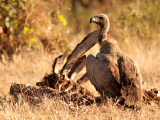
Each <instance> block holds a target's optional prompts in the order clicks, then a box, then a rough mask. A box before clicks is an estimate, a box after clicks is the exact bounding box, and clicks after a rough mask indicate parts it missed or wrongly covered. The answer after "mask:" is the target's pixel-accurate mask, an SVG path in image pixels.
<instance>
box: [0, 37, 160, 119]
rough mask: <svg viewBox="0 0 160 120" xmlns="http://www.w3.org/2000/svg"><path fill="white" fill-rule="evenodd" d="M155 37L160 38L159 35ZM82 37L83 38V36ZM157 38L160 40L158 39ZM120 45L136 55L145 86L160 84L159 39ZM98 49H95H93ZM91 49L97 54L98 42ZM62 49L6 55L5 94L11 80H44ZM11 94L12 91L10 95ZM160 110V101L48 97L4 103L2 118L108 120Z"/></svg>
mask: <svg viewBox="0 0 160 120" xmlns="http://www.w3.org/2000/svg"><path fill="white" fill-rule="evenodd" d="M155 39H159V38H158V37H156V38H155ZM79 40H80V39H79ZM155 41H157V40H155ZM119 45H120V47H121V48H122V50H123V51H124V52H126V53H128V54H129V55H130V56H131V57H132V58H134V59H135V60H136V61H137V63H138V65H139V67H140V70H141V73H142V75H143V88H145V89H146V88H147V89H150V88H153V87H156V88H158V87H159V85H160V81H159V73H160V63H159V60H160V55H159V43H158V42H156V43H154V42H153V43H152V45H151V46H152V47H151V48H150V47H148V46H146V45H144V44H142V43H141V42H138V41H133V40H128V41H126V42H123V43H122V42H119ZM93 49H94V50H93ZM93 49H91V50H90V51H89V53H93V51H94V54H95V49H97V52H98V47H97V46H95V48H93ZM59 54H60V53H55V54H51V53H48V52H45V51H44V50H37V51H26V52H22V53H21V54H19V55H14V57H13V61H12V62H7V61H6V60H5V58H4V59H3V63H0V90H1V93H2V94H1V96H4V95H8V92H9V87H10V85H11V83H13V82H16V83H24V84H30V85H33V86H34V85H35V83H36V82H37V81H40V80H41V79H42V78H43V76H44V75H45V73H46V72H47V73H50V72H51V66H52V62H53V59H54V58H55V57H56V56H58V55H59ZM7 97H8V98H9V95H8V96H7ZM159 114H160V111H159V107H158V106H157V105H154V104H153V105H143V107H142V109H141V110H140V111H134V110H129V109H124V108H118V107H117V106H116V105H115V103H112V102H111V101H109V102H108V103H107V104H103V105H101V106H97V105H95V104H94V105H91V106H82V107H73V106H72V105H67V104H65V103H64V102H63V101H60V100H59V99H58V98H57V99H54V100H53V99H52V100H48V99H46V100H45V102H44V104H43V105H42V106H41V107H38V108H36V107H30V106H28V104H23V105H22V106H19V107H17V108H14V106H12V105H11V104H8V103H6V104H4V105H3V106H2V105H0V119H3V120H5V119H6V120H8V119H11V120H23V119H27V120H32V119H33V120H39V119H40V120H61V119H62V120H63V119H66V120H74V119H77V120H79V119H91V120H92V119H100V120H103V119H107V120H111V119H113V120H121V119H122V120H130V119H139V120H152V119H154V120H158V119H160V116H159Z"/></svg>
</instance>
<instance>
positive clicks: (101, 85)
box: [86, 14, 142, 106]
mask: <svg viewBox="0 0 160 120" xmlns="http://www.w3.org/2000/svg"><path fill="white" fill-rule="evenodd" d="M91 22H93V23H96V24H98V25H99V26H100V32H99V35H98V41H99V44H100V47H101V48H100V52H99V53H98V54H97V55H96V57H94V56H93V55H89V56H88V57H87V60H86V71H87V75H88V78H89V79H90V81H91V83H92V84H93V85H94V86H95V88H96V89H97V91H99V92H100V93H101V95H105V96H110V97H112V98H116V97H120V96H121V97H122V98H123V99H124V102H125V104H126V105H129V106H131V105H137V104H139V103H141V101H142V90H141V81H142V77H141V74H140V71H139V68H138V66H137V65H136V63H135V61H134V60H132V59H131V58H130V57H129V56H127V55H126V54H124V53H123V52H122V51H121V50H120V48H119V46H118V44H117V41H115V40H113V39H108V38H107V33H108V31H109V27H110V22H109V18H108V16H107V15H106V14H100V15H98V16H94V17H92V18H91V19H90V23H91Z"/></svg>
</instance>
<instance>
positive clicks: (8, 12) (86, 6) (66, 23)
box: [0, 0, 160, 86]
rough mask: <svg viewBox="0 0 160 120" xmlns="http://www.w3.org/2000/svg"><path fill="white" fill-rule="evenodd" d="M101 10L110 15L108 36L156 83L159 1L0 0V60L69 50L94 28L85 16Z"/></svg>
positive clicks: (158, 55) (147, 79)
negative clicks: (32, 53) (25, 53)
mask: <svg viewBox="0 0 160 120" xmlns="http://www.w3.org/2000/svg"><path fill="white" fill-rule="evenodd" d="M99 13H106V14H108V16H109V18H110V21H111V28H110V31H109V37H112V38H114V39H116V40H117V41H118V43H119V45H120V47H121V49H122V50H123V51H124V52H126V53H128V54H129V55H130V56H132V57H133V58H134V59H135V60H136V61H137V62H138V64H139V66H140V69H141V71H142V74H143V77H144V79H145V81H152V84H155V85H156V86H157V84H156V83H157V82H156V81H159V77H160V76H159V73H160V63H159V61H160V53H159V46H160V1H159V0H0V60H1V61H2V62H3V61H4V59H5V61H12V60H13V56H14V55H15V54H22V53H23V52H24V51H35V50H43V51H47V52H49V53H52V54H55V55H56V54H57V53H62V52H64V51H65V50H67V49H68V50H69V51H70V52H71V50H73V49H74V48H75V46H76V44H77V43H79V42H80V41H81V40H82V39H83V38H84V37H85V36H86V35H87V34H88V33H89V32H91V31H93V30H95V29H97V25H94V24H89V19H90V17H92V16H95V15H97V14H99ZM153 77H154V78H153Z"/></svg>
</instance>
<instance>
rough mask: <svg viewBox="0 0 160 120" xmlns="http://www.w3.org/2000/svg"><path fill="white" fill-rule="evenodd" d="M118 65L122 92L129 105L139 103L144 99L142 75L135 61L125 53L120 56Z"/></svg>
mask: <svg viewBox="0 0 160 120" xmlns="http://www.w3.org/2000/svg"><path fill="white" fill-rule="evenodd" d="M118 66H119V72H120V77H121V85H122V88H121V94H122V98H124V99H125V103H126V104H127V105H129V106H130V105H136V103H138V104H139V101H141V100H142V89H141V82H142V76H141V73H140V71H139V68H138V66H137V64H136V62H135V61H133V60H132V59H131V58H130V57H128V56H127V55H125V54H121V55H120V56H119V58H118Z"/></svg>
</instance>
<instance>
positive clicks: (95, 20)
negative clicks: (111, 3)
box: [90, 13, 109, 31]
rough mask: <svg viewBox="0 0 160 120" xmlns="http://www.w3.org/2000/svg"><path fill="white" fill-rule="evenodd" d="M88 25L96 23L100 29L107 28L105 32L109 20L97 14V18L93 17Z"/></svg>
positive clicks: (105, 16) (104, 15)
mask: <svg viewBox="0 0 160 120" xmlns="http://www.w3.org/2000/svg"><path fill="white" fill-rule="evenodd" d="M90 23H96V24H98V25H100V27H102V28H107V31H108V30H109V18H108V16H107V15H106V14H103V13H102V14H99V15H97V16H94V17H92V18H91V19H90Z"/></svg>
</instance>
